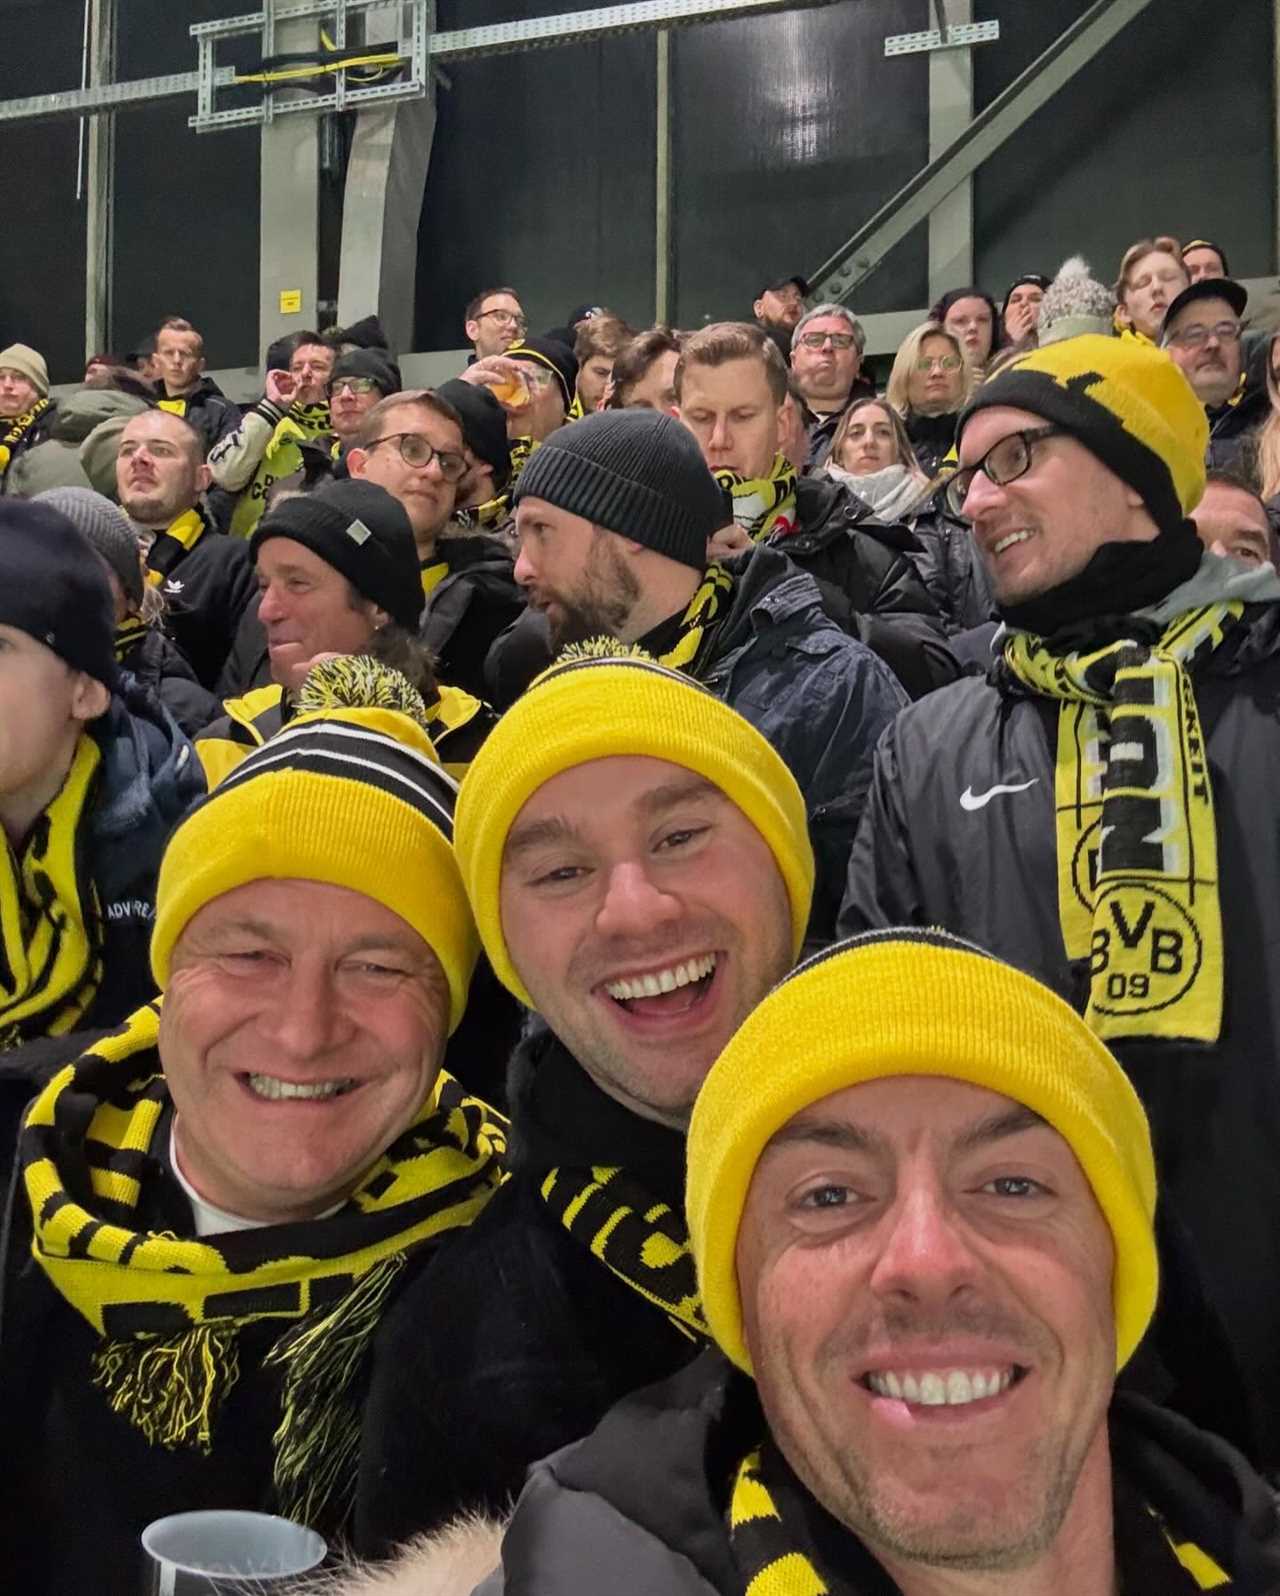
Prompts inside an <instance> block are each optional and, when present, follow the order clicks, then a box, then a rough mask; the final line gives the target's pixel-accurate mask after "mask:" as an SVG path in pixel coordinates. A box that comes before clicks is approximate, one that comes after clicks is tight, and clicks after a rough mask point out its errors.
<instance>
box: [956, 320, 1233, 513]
mask: <svg viewBox="0 0 1280 1596" xmlns="http://www.w3.org/2000/svg"><path fill="white" fill-rule="evenodd" d="M993 405H1009V406H1011V407H1012V408H1014V409H1017V410H1029V411H1031V413H1032V414H1033V415H1037V416H1043V417H1044V418H1045V420H1046V421H1052V422H1054V423H1055V424H1056V425H1057V426H1059V427H1061V428H1062V429H1063V430H1064V431H1065V432H1069V433H1070V434H1071V435H1072V436H1073V437H1074V438H1077V439H1078V440H1079V441H1080V442H1081V443H1082V444H1084V446H1085V448H1086V449H1088V450H1089V452H1090V453H1091V454H1094V455H1096V456H1097V457H1098V459H1099V460H1101V461H1102V463H1103V465H1105V466H1107V467H1108V468H1109V469H1110V470H1112V471H1114V472H1115V474H1116V476H1118V477H1119V478H1120V479H1121V481H1123V482H1127V483H1128V484H1129V486H1130V487H1131V488H1133V489H1134V491H1135V492H1137V493H1140V494H1141V495H1142V502H1143V503H1144V504H1145V505H1146V507H1147V509H1148V511H1149V512H1150V514H1151V518H1152V520H1153V521H1154V522H1155V523H1156V525H1157V526H1158V527H1159V528H1160V529H1161V531H1168V530H1172V529H1173V528H1175V527H1177V526H1179V525H1180V524H1181V523H1182V522H1183V521H1184V520H1185V519H1186V518H1187V516H1189V515H1190V514H1191V512H1192V510H1194V509H1195V507H1196V505H1197V504H1199V502H1200V498H1201V495H1202V494H1203V493H1204V480H1205V464H1204V456H1205V449H1206V448H1207V447H1208V443H1209V425H1208V422H1207V421H1206V419H1205V413H1204V406H1203V405H1202V404H1201V403H1200V401H1199V400H1198V399H1197V398H1196V396H1195V394H1194V393H1193V392H1192V389H1191V385H1190V383H1188V381H1187V379H1186V378H1185V377H1184V376H1183V374H1182V372H1181V371H1180V370H1179V368H1178V367H1177V366H1176V365H1174V363H1173V361H1172V360H1171V359H1170V358H1169V356H1168V355H1167V354H1165V352H1164V351H1163V350H1162V349H1156V348H1155V347H1154V346H1152V345H1150V344H1145V343H1138V342H1136V341H1135V340H1132V339H1126V338H1106V337H1101V336H1099V335H1098V334H1095V333H1087V334H1084V335H1082V336H1081V337H1079V338H1065V339H1063V340H1062V341H1061V342H1060V343H1053V344H1050V345H1049V347H1048V348H1047V349H1036V350H1033V351H1032V353H1030V354H1028V355H1024V356H1023V357H1022V358H1021V359H1020V360H1014V361H1012V362H1010V364H1009V365H1007V366H1005V367H1003V368H1002V369H1001V370H1000V371H999V372H997V373H996V375H995V376H994V377H992V379H991V380H990V382H984V383H983V384H982V386H981V387H980V388H979V389H978V390H977V392H976V393H975V394H974V396H973V398H972V399H970V401H969V403H968V405H967V406H966V407H965V410H964V412H963V414H962V415H961V417H960V424H959V426H958V428H957V429H956V447H957V449H958V448H959V446H960V441H961V439H962V438H963V436H964V429H965V427H966V426H967V425H968V424H969V421H970V420H971V419H972V417H974V416H975V415H976V414H977V413H978V411H980V410H989V409H990V408H991V407H992V406H993Z"/></svg>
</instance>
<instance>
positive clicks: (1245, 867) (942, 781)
mask: <svg viewBox="0 0 1280 1596" xmlns="http://www.w3.org/2000/svg"><path fill="white" fill-rule="evenodd" d="M1246 613H1247V617H1248V620H1249V624H1248V625H1247V626H1246V627H1242V628H1241V629H1240V630H1239V631H1238V632H1237V633H1236V634H1235V635H1234V636H1229V637H1228V639H1227V640H1226V642H1225V643H1224V644H1223V645H1222V647H1220V648H1219V649H1218V650H1217V651H1216V652H1215V653H1213V654H1212V655H1211V656H1210V657H1209V658H1208V659H1207V660H1206V661H1205V662H1204V664H1203V665H1202V666H1201V667H1200V668H1199V670H1198V671H1197V674H1196V682H1195V685H1196V703H1197V707H1198V710H1199V714H1200V719H1201V724H1202V726H1203V730H1204V735H1205V740H1206V746H1207V751H1208V758H1209V766H1210V771H1211V776H1212V783H1213V797H1214V811H1215V819H1216V823H1217V832H1218V877H1219V883H1220V887H1219V896H1220V901H1221V906H1222V919H1223V940H1224V950H1225V964H1226V980H1225V995H1224V1014H1223V1024H1222V1034H1221V1039H1220V1041H1219V1042H1218V1044H1217V1046H1216V1047H1214V1048H1212V1049H1205V1048H1203V1047H1194V1046H1178V1045H1176V1044H1173V1043H1167V1042H1142V1041H1133V1042H1128V1043H1124V1042H1121V1043H1118V1044H1116V1047H1115V1051H1116V1053H1117V1056H1118V1057H1119V1058H1120V1059H1121V1062H1122V1063H1123V1064H1124V1066H1125V1068H1126V1070H1127V1071H1128V1073H1129V1075H1130V1077H1131V1078H1132V1080H1133V1082H1134V1085H1135V1086H1136V1088H1137V1090H1138V1092H1139V1095H1140V1096H1141V1098H1142V1100H1143V1102H1144V1104H1145V1106H1146V1109H1147V1113H1148V1115H1149V1116H1150V1119H1151V1126H1152V1132H1153V1136H1154V1140H1155V1149H1156V1159H1157V1165H1158V1167H1159V1169H1160V1173H1161V1179H1162V1184H1163V1189H1164V1200H1165V1201H1167V1202H1171V1203H1172V1205H1173V1207H1174V1210H1175V1212H1176V1214H1177V1216H1178V1217H1179V1218H1180V1220H1181V1222H1182V1224H1183V1225H1185V1226H1186V1228H1187V1229H1188V1231H1189V1232H1190V1233H1191V1236H1192V1237H1193V1239H1194V1241H1195V1244H1196V1247H1197V1251H1198V1257H1199V1263H1200V1268H1201V1270H1202V1271H1203V1275H1204V1279H1205V1283H1206V1287H1207V1290H1208V1293H1209V1297H1210V1300H1211V1302H1212V1303H1213V1305H1214V1307H1215V1308H1216V1309H1217V1311H1218V1313H1219V1314H1220V1315H1221V1317H1222V1320H1223V1322H1224V1324H1225V1326H1226V1330H1227V1333H1228V1336H1229V1337H1230V1341H1231V1344H1232V1347H1233V1349H1234V1352H1235V1356H1236V1359H1237V1361H1238V1363H1239V1365H1240V1367H1241V1369H1242V1370H1243V1373H1244V1376H1245V1378H1246V1380H1247V1382H1248V1385H1249V1390H1250V1396H1251V1405H1252V1408H1253V1412H1254V1415H1255V1419H1256V1421H1257V1425H1258V1428H1259V1430H1260V1432H1261V1433H1260V1435H1259V1442H1260V1448H1261V1450H1260V1462H1261V1464H1262V1466H1263V1467H1264V1468H1266V1469H1267V1470H1268V1471H1271V1470H1274V1469H1276V1468H1277V1467H1280V1358H1278V1357H1277V1356H1276V1347H1277V1345H1280V1294H1278V1293H1276V1292H1274V1291H1272V1290H1271V1289H1270V1288H1269V1286H1268V1285H1266V1284H1265V1283H1266V1282H1270V1281H1272V1280H1275V1279H1278V1278H1280V1068H1277V1062H1276V1061H1277V1058H1280V896H1278V895H1277V892H1276V883H1277V882H1280V824H1278V823H1277V822H1276V820H1275V817H1274V814H1273V810H1272V808H1271V807H1269V806H1268V804H1267V802H1266V795H1268V794H1271V793H1274V792H1277V791H1280V605H1265V606H1256V607H1251V608H1250V609H1249V611H1247V612H1246ZM1057 716H1058V705H1057V704H1056V702H1054V701H1051V700H1048V699H1045V698H1040V697H1037V696H1033V695H1031V694H1029V693H1028V692H1027V691H1026V690H1025V689H1024V688H1022V687H1021V686H1020V685H1019V684H1018V683H1016V682H1015V681H1014V680H1013V679H1012V678H1011V677H1010V676H1009V675H1008V673H1007V672H1006V671H1005V670H1004V668H1003V667H1002V666H998V667H997V668H996V670H995V671H994V672H993V674H992V676H991V677H990V678H988V679H982V678H976V677H972V678H969V679H967V680H966V681H963V682H960V683H957V684H956V685H955V686H952V687H949V688H946V689H944V690H943V691H942V692H940V693H937V694H935V695H934V696H933V697H932V698H929V699H926V700H925V701H923V702H922V703H920V704H917V705H913V706H912V707H911V708H910V709H909V710H907V711H906V712H905V713H904V714H902V715H901V716H899V717H898V719H897V721H896V722H895V723H894V725H893V726H892V727H891V728H890V730H889V732H888V733H887V734H886V736H885V738H884V739H883V741H882V742H881V745H880V747H879V749H878V751H877V755H876V769H875V777H874V780H873V782H872V787H871V793H870V796H869V798H868V800H867V805H866V813H865V815H864V817H863V821H862V826H861V829H860V830H859V833H858V837H857V841H856V843H855V845H854V848H853V853H852V857H851V860H850V867H849V880H848V887H847V892H846V896H845V902H844V906H843V909H842V912H841V916H840V930H841V932H842V933H851V932H855V931H860V930H864V929H866V928H868V927H878V926H892V925H936V926H942V927H945V928H946V929H947V930H949V931H953V932H955V933H957V934H958V935H960V936H964V937H967V938H969V939H970V940H971V941H974V942H976V943H978V944H979V945H980V946H982V947H985V948H989V949H991V951H992V952H994V953H996V954H998V955H999V956H1000V957H1002V958H1005V959H1008V960H1009V961H1010V962H1011V963H1013V964H1016V965H1019V966H1021V967H1022V968H1024V969H1026V970H1029V971H1030V972H1031V973H1032V974H1033V975H1036V976H1038V977H1039V978H1040V979H1041V980H1043V981H1045V982H1047V983H1048V984H1049V985H1050V986H1051V987H1053V988H1054V989H1055V990H1057V991H1058V992H1060V993H1061V994H1062V995H1063V996H1064V997H1065V998H1067V999H1068V1001H1070V1002H1072V1003H1073V1004H1075V1006H1076V1007H1077V1008H1083V1006H1084V1004H1085V1002H1086V1001H1087V997H1088V971H1087V968H1085V967H1084V966H1085V962H1086V961H1081V962H1080V963H1079V964H1076V965H1073V964H1071V963H1069V962H1068V960H1067V957H1066V953H1065V950H1064V948H1063V942H1062V932H1061V929H1060V925H1059V919H1058V873H1057V858H1056V855H1057V845H1056V832H1055V821H1054V765H1055V750H1056V739H1057Z"/></svg>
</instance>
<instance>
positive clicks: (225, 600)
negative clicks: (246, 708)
mask: <svg viewBox="0 0 1280 1596" xmlns="http://www.w3.org/2000/svg"><path fill="white" fill-rule="evenodd" d="M199 509H200V513H201V515H202V516H203V518H204V522H205V530H204V531H203V533H202V534H201V535H200V537H198V538H197V539H196V541H195V542H194V543H193V544H192V546H191V547H190V548H189V549H187V550H186V551H185V552H184V553H183V554H182V555H180V556H179V558H178V560H177V561H176V562H175V564H174V565H173V566H171V567H170V569H169V570H168V571H166V572H165V573H164V577H163V580H162V581H161V583H160V591H161V592H162V593H163V594H164V598H165V609H166V621H165V624H166V626H167V627H168V630H169V632H170V633H171V635H172V637H173V640H174V642H175V643H176V644H177V645H178V647H179V648H180V649H181V650H182V652H183V654H184V655H185V656H186V657H187V659H188V660H189V661H190V663H191V668H192V669H193V670H194V671H195V673H196V677H197V679H198V680H199V682H200V684H201V686H202V687H207V688H209V689H210V690H213V689H214V688H215V687H216V685H217V682H218V678H219V676H220V675H221V673H222V669H223V667H224V665H225V664H226V661H227V656H228V655H229V654H230V652H231V647H232V644H233V643H234V641H235V638H236V633H237V631H238V630H239V627H240V622H241V620H242V619H243V617H244V613H245V611H246V610H247V609H248V608H249V607H250V606H251V605H252V604H253V603H254V602H255V600H256V599H257V596H258V581H257V578H256V577H255V575H254V572H253V566H252V565H251V564H250V562H249V549H248V545H247V544H245V543H243V542H242V541H241V540H240V539H239V538H232V537H228V536H227V534H226V533H225V532H219V531H218V530H217V528H216V527H215V526H214V524H213V521H212V519H211V517H210V516H209V514H208V512H207V510H206V509H205V508H204V506H199ZM155 557H156V556H155V550H154V548H153V549H152V552H151V554H150V555H149V556H148V562H150V560H153V559H154V558H155Z"/></svg>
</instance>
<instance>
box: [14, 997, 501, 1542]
mask: <svg viewBox="0 0 1280 1596" xmlns="http://www.w3.org/2000/svg"><path fill="white" fill-rule="evenodd" d="M159 1023H160V1004H159V1002H158V1001H157V1002H156V1003H153V1004H149V1005H148V1006H147V1007H146V1008H144V1009H140V1010H139V1011H138V1012H137V1013H136V1014H134V1015H133V1016H132V1017H131V1018H130V1019H129V1020H128V1021H127V1022H126V1023H125V1025H124V1026H122V1027H121V1029H120V1030H119V1031H118V1032H116V1033H115V1034H114V1035H112V1036H110V1037H108V1038H107V1039H106V1040H105V1041H103V1042H101V1043H99V1044H98V1045H97V1046H96V1047H95V1048H94V1049H93V1050H92V1051H91V1052H89V1053H86V1054H84V1055H83V1056H82V1057H81V1058H80V1059H79V1060H78V1061H77V1062H76V1063H75V1064H71V1065H68V1066H67V1067H66V1068H65V1069H64V1070H62V1071H61V1073H60V1074H58V1075H57V1076H56V1077H55V1078H54V1080H53V1081H51V1082H50V1083H49V1085H48V1087H47V1088H46V1089H45V1090H44V1091H43V1092H42V1093H41V1095H40V1096H39V1097H38V1098H37V1099H36V1101H35V1103H34V1104H33V1105H32V1106H31V1108H30V1109H29V1110H28V1113H27V1117H26V1121H25V1124H24V1127H23V1131H22V1139H21V1145H20V1152H19V1156H20V1159H21V1166H22V1178H23V1182H24V1185H25V1189H26V1194H27V1198H28V1200H29V1202H30V1205H31V1214H32V1221H33V1231H34V1233H33V1240H32V1251H33V1254H34V1256H35V1259H36V1261H37V1263H38V1264H39V1265H40V1267H41V1268H42V1269H43V1270H44V1271H45V1273H46V1275H47V1276H48V1278H49V1280H50V1282H51V1284H52V1285H53V1286H54V1288H55V1289H56V1290H57V1291H58V1293H59V1294H60V1295H61V1296H62V1297H63V1298H64V1299H65V1300H66V1302H67V1303H69V1304H70V1306H71V1307H72V1308H74V1309H75V1310H76V1312H77V1313H79V1314H80V1315H81V1316H82V1317H83V1318H84V1319H85V1320H86V1321H87V1322H88V1323H89V1324H90V1325H91V1326H92V1327H93V1329H94V1330H96V1331H97V1332H98V1334H99V1336H100V1337H101V1341H100V1343H99V1345H98V1348H97V1350H96V1352H95V1353H94V1356H93V1369H92V1377H93V1381H94V1383H95V1384H96V1385H97V1386H98V1387H99V1388H100V1389H101V1390H102V1392H103V1394H104V1397H105V1399H106V1401H107V1402H108V1403H109V1404H110V1406H111V1408H112V1409H113V1411H115V1412H116V1413H119V1414H121V1415H123V1416H124V1417H125V1418H127V1419H128V1421H129V1422H130V1423H131V1424H133V1425H135V1426H136V1427H137V1428H138V1429H139V1430H140V1431H141V1432H142V1433H143V1435H145V1436H146V1438H147V1440H148V1442H149V1443H151V1444H152V1445H154V1446H162V1447H169V1448H176V1447H194V1448H197V1449H199V1450H201V1451H205V1452H208V1451H210V1450H211V1449H212V1446H213V1443H214V1439H215V1429H216V1424H217V1418H218V1413H219V1409H220V1407H221V1404H222V1401H223V1400H224V1398H225V1397H226V1395H227V1393H228V1392H229V1391H230V1390H231V1388H232V1387H233V1386H234V1385H235V1383H236V1380H237V1378H238V1373H239V1367H238V1348H237V1342H238V1334H239V1332H240V1331H241V1329H242V1328H244V1327H245V1326H247V1325H250V1324H254V1323H257V1322H262V1321H267V1322H271V1323H277V1324H279V1325H280V1328H281V1331H282V1334H281V1335H280V1337H279V1338H278V1339H277V1340H276V1342H275V1343H274V1346H273V1348H272V1350H271V1352H270V1354H269V1355H268V1358H267V1364H268V1366H269V1367H274V1368H276V1369H278V1370H279V1371H280V1372H281V1384H282V1398H281V1416H280V1421H279V1426H278V1428H277V1430H276V1432H275V1438H274V1440H275V1482H276V1490H277V1495H278V1497H279V1500H280V1506H281V1511H283V1512H285V1513H286V1514H288V1515H289V1516H292V1517H297V1518H300V1519H302V1520H304V1521H306V1522H315V1521H316V1520H317V1518H318V1517H319V1516H320V1515H321V1514H322V1513H324V1514H326V1515H328V1516H329V1517H332V1516H333V1515H334V1514H335V1513H337V1514H338V1516H339V1518H340V1517H341V1516H342V1514H343V1513H344V1512H345V1508H346V1505H347V1503H348V1502H349V1500H350V1497H351V1493H352V1491H353V1489H354V1483H355V1460H356V1455H357V1452H358V1447H359V1434H360V1413H359V1407H358V1404H357V1402H356V1401H355V1400H354V1391H355V1387H356V1385H357V1382H358V1376H359V1374H360V1372H361V1369H362V1367H363V1362H364V1357H365V1353H366V1352H367V1350H368V1347H369V1344H370V1340H371V1338H372V1335H373V1332H374V1331H375V1330H376V1328H377V1325H378V1320H379V1315H380V1312H381V1308H382V1304H383V1302H384V1301H385V1299H386V1297H387V1295H388V1293H389V1292H390V1290H391V1289H392V1287H393V1285H394V1283H395V1280H396V1277H397V1275H398V1273H399V1270H400V1269H401V1267H402V1266H403V1264H404V1262H405V1259H406V1257H407V1255H408V1254H409V1253H411V1252H412V1251H413V1250H414V1249H415V1248H418V1247H421V1246H423V1245H424V1244H426V1243H429V1242H432V1241H434V1240H435V1239H436V1238H438V1237H440V1236H443V1235H446V1234H448V1233H449V1232H450V1231H454V1230H458V1229H460V1228H462V1227H464V1226H466V1225H468V1224H470V1223H471V1221H472V1220H473V1219H474V1218H475V1216H476V1215H477V1214H478V1213H479V1212H480V1210H481V1209H482V1208H483V1207H484V1205H485V1203H486V1202H487V1201H488V1199H489V1197H490V1196H491V1195H492V1194H493V1192H494V1190H495V1189H496V1187H497V1185H498V1184H499V1181H500V1179H501V1175H502V1159H503V1156H504V1153H505V1148H506V1125H505V1122H504V1121H503V1120H502V1119H501V1118H500V1116H498V1115H496V1114H494V1113H493V1111H492V1110H491V1109H490V1108H489V1107H488V1106H487V1105H486V1104H484V1103H482V1102H480V1101H479V1100H478V1099H476V1098H473V1097H468V1096H467V1095H466V1094H465V1093H464V1092H463V1091H462V1089H461V1087H460V1086H459V1085H458V1083H457V1082H456V1081H454V1080H453V1079H452V1078H451V1077H449V1076H448V1075H444V1074H441V1075H440V1077H439V1079H438V1080H437V1082H436V1084H435V1086H434V1087H433V1088H432V1091H431V1093H430V1095H429V1096H428V1098H427V1101H426V1102H425V1103H424V1104H423V1107H422V1109H421V1111H420V1113H419V1114H418V1116H417V1118H416V1119H415V1120H414V1122H413V1123H412V1124H411V1125H410V1126H409V1128H408V1129H407V1130H405V1131H404V1132H403V1133H402V1134H401V1135H400V1136H399V1137H397V1139H396V1140H395V1141H394V1142H393V1143H392V1145H391V1146H390V1147H389V1148H388V1149H387V1150H386V1152H385V1153H384V1154H383V1155H382V1156H381V1157H380V1158H379V1159H378V1160H377V1162H376V1163H375V1164H374V1165H373V1167H372V1168H371V1169H370V1170H369V1172H368V1174H367V1175H366V1176H365V1178H364V1179H363V1181H361V1183H360V1185H359V1186H358V1187H357V1188H356V1190H355V1191H354V1192H353V1193H352V1195H351V1196H350V1198H349V1199H348V1200H347V1202H346V1203H345V1204H344V1206H343V1207H342V1209H341V1210H340V1211H339V1212H338V1213H336V1214H333V1215H330V1216H329V1217H328V1218H326V1219H320V1220H310V1221H301V1222H298V1223H295V1224H286V1225H272V1226H267V1227H264V1228H262V1229H255V1230H244V1231H234V1232H229V1233H227V1234H225V1235H218V1236H207V1237H204V1238H202V1239H189V1238H186V1237H182V1236H176V1235H174V1234H172V1232H161V1231H148V1230H139V1229H138V1228H136V1225H137V1216H138V1210H139V1206H140V1204H141V1202H142V1199H143V1194H144V1187H143V1181H144V1179H145V1178H146V1176H147V1173H148V1166H149V1165H152V1159H153V1158H154V1157H155V1156H156V1142H157V1135H158V1132H159V1129H160V1127H161V1125H162V1123H163V1122H164V1120H165V1116H166V1111H167V1109H168V1106H169V1101H170V1100H169V1093H168V1088H167V1086H166V1084H165V1079H164V1074H163V1071H162V1067H161V1063H160V1058H159V1055H158V1053H157V1051H156V1044H157V1038H158V1033H159ZM152 1167H154V1166H152ZM85 1193H88V1194H91V1196H87V1197H86V1196H83V1195H81V1194H85Z"/></svg>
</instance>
